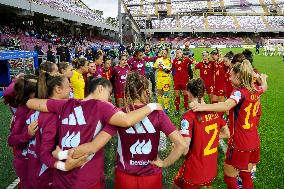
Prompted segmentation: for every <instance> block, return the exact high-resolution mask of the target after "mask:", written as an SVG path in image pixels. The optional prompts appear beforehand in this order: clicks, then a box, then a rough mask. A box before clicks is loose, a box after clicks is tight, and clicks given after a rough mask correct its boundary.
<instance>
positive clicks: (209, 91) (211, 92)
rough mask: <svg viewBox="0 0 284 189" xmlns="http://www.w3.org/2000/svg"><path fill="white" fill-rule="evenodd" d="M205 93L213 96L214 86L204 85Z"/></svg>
mask: <svg viewBox="0 0 284 189" xmlns="http://www.w3.org/2000/svg"><path fill="white" fill-rule="evenodd" d="M205 89H206V93H207V94H214V86H213V85H208V86H207V85H205Z"/></svg>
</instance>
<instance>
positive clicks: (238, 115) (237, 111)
mask: <svg viewBox="0 0 284 189" xmlns="http://www.w3.org/2000/svg"><path fill="white" fill-rule="evenodd" d="M262 93H263V90H262V88H261V87H258V89H257V92H255V93H251V92H250V91H249V90H247V89H246V88H238V89H234V90H233V92H232V94H231V96H230V99H233V100H234V101H235V102H236V104H237V105H236V106H235V107H234V108H233V109H231V110H230V113H229V121H230V124H229V128H230V133H231V137H230V139H229V144H231V145H233V146H234V147H235V148H236V149H238V150H242V151H251V150H255V149H256V148H258V147H259V146H260V139H259V134H258V130H257V126H258V122H259V118H260V116H258V111H259V110H258V109H259V105H260V95H261V94H262Z"/></svg>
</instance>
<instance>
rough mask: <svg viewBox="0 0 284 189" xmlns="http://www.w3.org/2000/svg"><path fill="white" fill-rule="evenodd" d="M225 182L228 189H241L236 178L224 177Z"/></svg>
mask: <svg viewBox="0 0 284 189" xmlns="http://www.w3.org/2000/svg"><path fill="white" fill-rule="evenodd" d="M224 181H225V183H226V184H227V187H228V189H239V186H238V184H237V179H236V177H229V176H227V175H224Z"/></svg>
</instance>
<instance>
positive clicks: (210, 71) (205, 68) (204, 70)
mask: <svg viewBox="0 0 284 189" xmlns="http://www.w3.org/2000/svg"><path fill="white" fill-rule="evenodd" d="M213 64H214V62H212V61H209V62H208V63H204V62H199V63H198V64H196V65H195V69H200V77H201V79H203V81H204V84H205V86H206V87H210V86H213V85H214V67H213V66H214V65H213Z"/></svg>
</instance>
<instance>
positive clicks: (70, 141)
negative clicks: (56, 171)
mask: <svg viewBox="0 0 284 189" xmlns="http://www.w3.org/2000/svg"><path fill="white" fill-rule="evenodd" d="M79 144H80V131H79V132H78V133H77V134H76V135H75V132H73V133H72V134H71V135H70V134H69V131H68V132H67V133H66V135H65V136H64V137H63V138H62V140H61V148H62V149H63V148H65V147H66V148H75V147H77V146H79Z"/></svg>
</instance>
